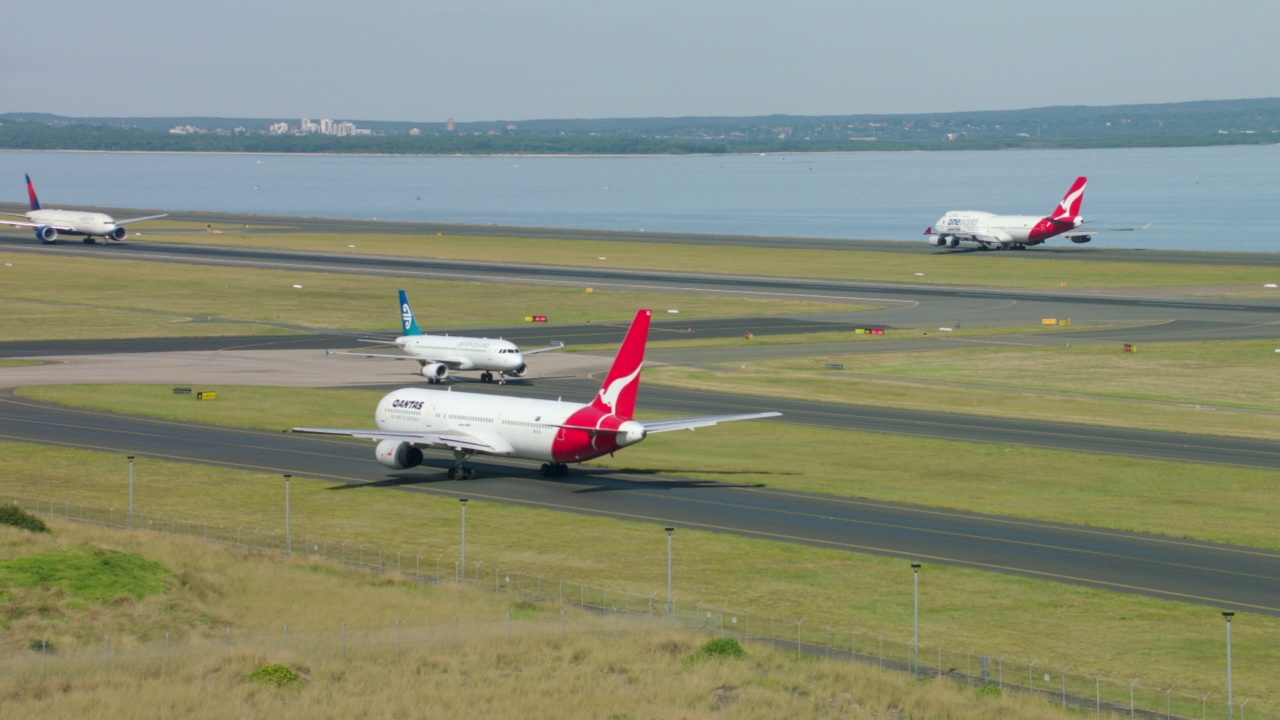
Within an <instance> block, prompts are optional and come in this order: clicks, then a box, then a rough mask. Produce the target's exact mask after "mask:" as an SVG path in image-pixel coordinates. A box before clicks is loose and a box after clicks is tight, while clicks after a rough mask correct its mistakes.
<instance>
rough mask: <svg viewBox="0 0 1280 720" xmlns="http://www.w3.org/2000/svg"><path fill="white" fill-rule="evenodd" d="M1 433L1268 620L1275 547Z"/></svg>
mask: <svg viewBox="0 0 1280 720" xmlns="http://www.w3.org/2000/svg"><path fill="white" fill-rule="evenodd" d="M0 437H3V438H4V439H6V440H29V441H34V442H41V443H47V444H54V445H62V446H67V447H77V448H87V449H92V450H100V451H107V452H118V453H121V454H125V453H128V454H134V455H139V456H150V457H157V458H163V459H167V460H178V461H185V462H198V463H208V464H213V465H221V466H227V467H234V468H239V469H245V470H254V471H261V472H268V473H273V474H278V473H285V472H288V473H292V474H293V475H294V476H295V477H301V476H305V477H310V478H316V479H319V480H323V481H328V482H333V483H337V484H339V485H340V486H345V487H350V488H351V489H354V490H357V491H360V490H359V489H360V488H363V489H364V490H363V491H369V492H376V491H386V490H398V491H408V492H426V493H433V494H439V495H444V496H457V497H467V498H471V499H472V500H481V501H483V500H492V501H496V502H503V503H515V504H525V505H530V506H536V507H540V508H550V509H557V510H563V511H566V512H570V513H583V514H591V515H601V516H607V517H616V518H620V519H626V520H632V521H640V522H652V523H654V524H655V525H666V526H673V527H684V528H697V529H704V530H709V531H714V532H727V533H732V534H736V535H744V536H749V537H758V538H765V539H770V540H777V541H784V542H798V543H804V544H808V545H814V546H818V547H825V548H834V549H842V550H849V551H855V552H866V553H873V554H880V555H890V556H896V557H903V558H909V559H913V560H917V561H925V562H937V563H947V564H952V565H960V566H966V567H973V568H978V569H982V570H989V571H996V572H1005V573H1013V574H1018V575H1026V576H1031V577H1038V578H1044V579H1050V580H1056V581H1062V582H1071V583H1077V584H1083V585H1090V586H1095V587H1102V588H1107V589H1111V590H1118V591H1123V592H1138V593H1143V594H1148V595H1153V596H1158V597H1164V598H1169V599H1174V600H1180V601H1185V602H1193V603H1201V604H1208V605H1213V606H1215V607H1224V608H1225V607H1231V608H1236V609H1240V610H1251V611H1256V612H1263V613H1269V614H1280V553H1275V552H1270V551H1260V550H1255V549H1250V548H1241V547H1232V546H1226V545H1215V544H1211V543H1199V542H1191V541H1185V540H1178V539H1174V538H1167V537H1157V536H1147V535H1141V534H1136V533H1123V532H1117V531H1111V530H1105V529H1098V528H1082V527H1073V526H1066V525H1059V524H1054V523H1045V522H1039V521H1032V520H1018V519H1011V518H1002V517H996V516H988V515H980V514H973V513H962V512H954V511H948V510H939V509H937V508H926V507H912V506H906V505H898V504H894V503H883V502H872V501H865V500H858V499H853V498H838V497H829V496H821V495H811V494H805V493H792V492H785V491H778V490H772V489H768V488H761V487H751V486H743V485H735V484H732V483H715V482H705V481H692V480H688V479H684V478H678V477H669V476H661V475H637V474H634V473H627V472H619V471H609V470H592V471H591V472H589V473H588V472H576V471H575V472H573V473H572V474H570V475H569V476H568V477H565V478H557V479H548V478H543V477H541V476H540V475H539V474H538V471H537V469H536V467H535V466H534V465H535V464H533V463H528V462H519V461H505V460H502V459H495V458H480V459H477V460H476V461H475V462H474V463H473V466H474V467H475V468H476V469H477V470H478V472H479V474H480V477H479V479H477V480H470V481H464V482H459V481H450V480H446V479H445V477H444V469H445V468H446V467H447V465H448V464H449V461H448V460H447V459H445V458H441V457H438V456H434V455H433V457H430V458H428V460H427V466H425V467H423V468H415V469H414V470H411V471H400V472H387V471H386V469H385V468H381V466H379V465H377V464H376V463H374V462H373V460H372V455H373V446H372V444H370V443H365V442H355V441H348V440H344V439H332V438H321V437H314V436H302V435H292V434H287V433H269V432H261V431H251V430H239V429H233V428H222V427H216V426H205V425H197V424H190V423H174V422H170V421H162V420H152V419H146V418H137V417H131V416H122V415H114V414H110V413H100V412H92V411H84V410H73V409H68V408H61V407H55V406H49V405H45V404H42V403H35V402H31V401H27V400H23V399H20V398H13V397H11V396H10V397H0Z"/></svg>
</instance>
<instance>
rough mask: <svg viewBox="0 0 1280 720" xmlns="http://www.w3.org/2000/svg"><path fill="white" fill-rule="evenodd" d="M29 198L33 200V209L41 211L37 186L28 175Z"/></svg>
mask: <svg viewBox="0 0 1280 720" xmlns="http://www.w3.org/2000/svg"><path fill="white" fill-rule="evenodd" d="M26 178H27V197H28V198H29V199H30V200H31V209H32V210H39V209H40V198H38V197H36V186H35V184H34V183H32V182H31V176H30V175H27V176H26Z"/></svg>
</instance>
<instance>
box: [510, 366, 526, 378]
mask: <svg viewBox="0 0 1280 720" xmlns="http://www.w3.org/2000/svg"><path fill="white" fill-rule="evenodd" d="M507 374H508V375H510V376H511V377H524V376H525V375H528V374H529V366H528V365H525V364H524V363H520V367H518V368H516V369H515V370H510V371H508V372H507Z"/></svg>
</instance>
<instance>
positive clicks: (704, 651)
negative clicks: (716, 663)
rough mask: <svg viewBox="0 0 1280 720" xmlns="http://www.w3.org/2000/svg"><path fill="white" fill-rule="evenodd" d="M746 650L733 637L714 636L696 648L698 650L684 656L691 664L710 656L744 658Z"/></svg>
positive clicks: (707, 658) (710, 657) (708, 658)
mask: <svg viewBox="0 0 1280 720" xmlns="http://www.w3.org/2000/svg"><path fill="white" fill-rule="evenodd" d="M746 656H747V651H746V650H743V649H742V644H741V643H739V642H738V641H737V640H736V639H734V638H715V639H713V640H708V641H706V642H705V643H703V644H702V647H700V648H698V652H696V653H694V654H692V655H690V656H689V657H687V658H685V662H686V663H688V664H690V665H692V664H693V663H696V662H701V661H703V660H710V659H712V658H744V657H746Z"/></svg>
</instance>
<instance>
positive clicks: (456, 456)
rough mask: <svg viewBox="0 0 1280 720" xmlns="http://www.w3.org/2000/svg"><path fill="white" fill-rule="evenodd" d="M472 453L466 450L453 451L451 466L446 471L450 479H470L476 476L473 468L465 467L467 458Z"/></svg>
mask: <svg viewBox="0 0 1280 720" xmlns="http://www.w3.org/2000/svg"><path fill="white" fill-rule="evenodd" d="M473 454H474V453H472V452H468V451H466V450H454V451H453V467H451V468H449V472H448V476H449V479H450V480H470V479H472V478H474V477H475V476H476V471H475V468H469V467H467V460H468V459H469V458H470V457H471V456H472V455H473Z"/></svg>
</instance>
